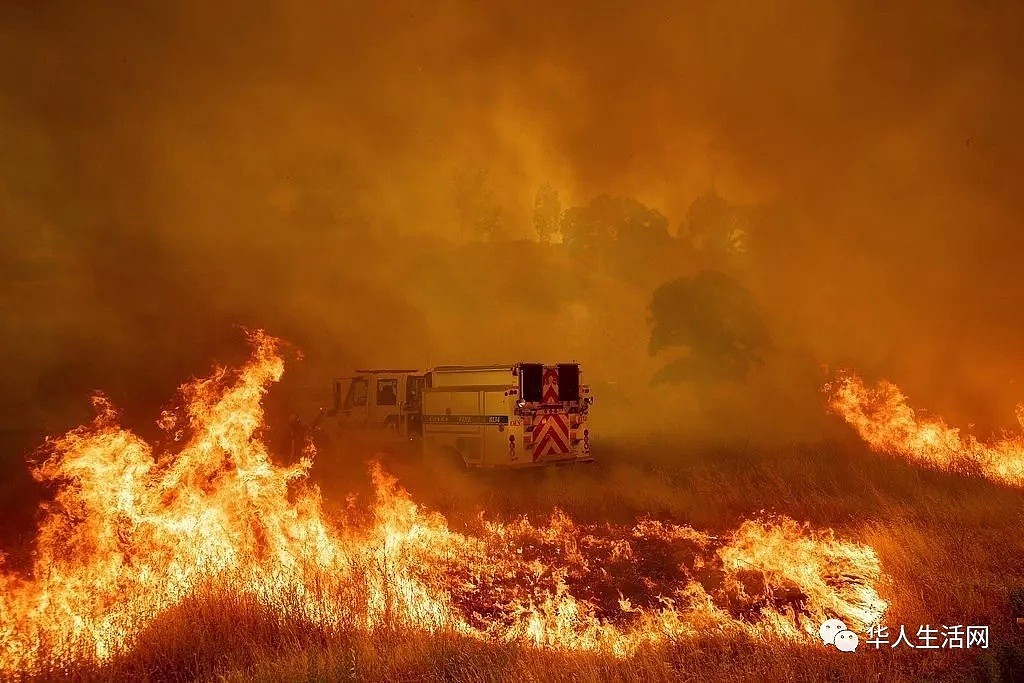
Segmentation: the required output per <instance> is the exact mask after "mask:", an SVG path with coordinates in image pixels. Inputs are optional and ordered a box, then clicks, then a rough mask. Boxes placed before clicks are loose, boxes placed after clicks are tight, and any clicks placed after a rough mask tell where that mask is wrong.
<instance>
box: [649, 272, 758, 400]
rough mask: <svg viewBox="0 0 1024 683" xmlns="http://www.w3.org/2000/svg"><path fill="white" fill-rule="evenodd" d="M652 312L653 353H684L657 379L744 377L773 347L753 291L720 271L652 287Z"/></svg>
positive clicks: (682, 379)
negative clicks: (680, 351) (770, 347)
mask: <svg viewBox="0 0 1024 683" xmlns="http://www.w3.org/2000/svg"><path fill="white" fill-rule="evenodd" d="M650 311H651V320H652V322H653V327H652V329H651V341H650V346H649V351H650V353H651V354H652V355H654V354H657V353H659V352H661V351H663V350H666V349H670V348H673V347H676V348H679V349H681V350H682V351H683V352H684V355H683V356H682V357H681V358H679V359H678V360H675V361H673V362H671V363H669V364H668V365H666V366H665V367H663V368H662V369H661V370H659V371H658V373H657V374H655V376H654V378H653V380H652V381H653V382H654V383H660V382H674V381H688V380H691V381H708V380H739V379H743V378H745V377H746V376H747V374H748V373H749V372H750V370H751V369H752V368H753V367H755V366H756V365H758V364H760V362H761V354H762V352H763V351H764V350H765V349H767V347H768V345H769V336H768V331H767V328H766V326H765V323H764V318H763V316H762V314H761V311H760V308H759V307H758V305H757V302H756V300H755V299H754V296H753V294H751V292H750V291H749V290H748V289H746V288H745V287H744V286H743V285H741V284H740V283H739V282H737V281H736V280H735V279H733V278H732V277H730V276H728V275H726V274H724V273H720V272H718V271H712V270H706V271H703V272H701V273H699V274H697V275H696V276H694V277H681V278H678V279H676V280H672V281H670V282H666V283H665V284H663V285H661V286H660V287H658V288H657V289H656V290H655V291H654V296H653V297H652V300H651V305H650Z"/></svg>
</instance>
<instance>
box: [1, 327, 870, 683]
mask: <svg viewBox="0 0 1024 683" xmlns="http://www.w3.org/2000/svg"><path fill="white" fill-rule="evenodd" d="M250 340H251V342H252V346H253V353H252V357H251V359H250V360H249V361H248V362H247V363H245V364H244V366H242V367H241V368H240V369H238V370H237V371H231V370H228V369H223V368H222V369H217V370H216V371H215V372H214V373H213V374H212V375H211V376H210V377H208V378H206V379H201V380H196V381H193V382H191V383H189V384H186V385H185V386H183V387H182V389H181V390H180V398H181V399H182V401H181V404H182V406H183V408H181V409H180V410H178V411H165V412H164V413H162V414H161V417H160V419H159V424H160V426H161V427H162V428H163V429H164V430H165V431H166V433H167V434H168V436H169V437H170V438H169V439H168V440H167V443H168V444H170V445H169V446H167V445H165V446H164V447H161V448H164V449H166V450H161V449H158V448H155V447H154V446H153V445H151V444H149V443H147V442H146V441H144V440H143V439H141V438H140V437H138V436H137V435H135V434H133V433H132V432H130V431H128V430H125V429H124V428H122V427H121V426H119V424H118V419H117V413H116V411H115V410H114V408H113V407H112V406H111V405H110V404H109V402H108V401H106V400H105V399H103V398H102V397H99V398H97V399H96V400H95V404H96V408H97V416H96V418H95V420H94V421H93V422H92V423H91V424H89V425H86V426H83V427H80V428H78V429H75V430H73V431H71V432H69V433H67V434H65V435H64V436H62V437H59V438H55V439H49V440H48V441H47V444H46V447H45V452H46V453H47V457H46V458H45V460H44V461H43V462H42V464H41V465H39V466H38V467H36V468H35V469H34V475H35V476H36V477H37V478H38V479H39V480H41V481H43V482H48V483H50V484H51V485H53V486H54V487H55V488H56V496H55V499H54V501H53V502H52V503H51V504H49V505H47V506H46V508H45V515H44V519H43V521H42V523H41V527H40V530H39V534H38V538H37V547H36V553H35V556H34V557H35V560H34V566H33V568H32V570H31V572H30V573H29V574H28V575H25V576H22V575H19V574H16V573H14V572H11V571H0V588H2V589H3V595H4V599H3V602H2V603H0V672H8V673H14V672H32V671H36V670H38V669H39V667H41V666H42V663H43V662H54V661H57V662H64V663H70V664H67V666H73V664H74V663H75V662H90V663H96V662H100V663H102V662H104V661H107V660H109V659H110V658H112V657H114V656H116V655H118V654H121V653H126V652H130V651H131V648H132V647H133V643H134V641H135V639H136V638H137V637H138V636H139V634H140V633H141V632H142V631H143V630H144V629H145V628H146V627H147V625H149V624H151V623H153V621H154V620H155V619H156V618H157V617H158V616H159V615H161V614H162V613H165V612H167V611H168V610H169V609H171V608H173V607H174V606H176V605H179V604H182V603H183V602H184V601H185V600H186V599H188V598H190V597H192V596H196V595H199V596H202V595H208V594H209V595H214V594H216V593H217V592H218V591H220V592H223V591H230V592H233V593H235V594H238V595H246V596H249V597H252V598H254V599H256V600H258V601H259V602H260V603H261V604H265V605H267V606H269V607H271V608H272V609H274V610H276V611H277V612H278V613H279V614H280V616H281V618H289V617H295V618H302V619H305V620H309V621H311V622H313V623H315V624H317V625H318V626H320V627H322V628H326V629H329V628H338V629H363V630H368V631H373V630H375V629H380V628H384V627H387V628H408V629H416V630H419V631H424V632H438V631H447V632H454V633H459V634H463V635H466V636H470V637H474V638H480V639H485V640H496V641H505V642H522V643H526V644H531V645H534V646H538V647H548V648H557V649H564V650H588V651H600V652H608V653H612V654H614V655H620V656H623V655H628V654H630V653H631V652H633V651H635V650H636V648H638V647H640V646H642V645H644V644H649V643H657V642H662V641H664V640H666V639H671V638H688V637H697V636H700V635H701V634H707V633H709V632H722V631H737V632H741V633H745V634H749V635H751V636H755V637H760V636H777V637H784V638H792V639H806V638H811V637H813V634H815V633H816V629H817V625H818V624H819V623H820V622H821V621H822V620H824V619H826V618H829V617H839V618H842V619H844V620H845V621H846V622H847V624H849V625H851V626H852V627H855V628H859V629H861V630H863V629H864V628H865V627H866V626H867V625H868V624H870V623H873V622H875V621H877V620H879V619H880V618H881V616H882V614H883V613H884V610H885V609H886V603H885V602H884V601H883V600H882V599H881V598H880V597H879V596H878V593H877V592H876V590H875V588H874V585H875V583H876V582H877V581H878V580H879V579H880V577H881V569H880V567H879V562H878V559H877V557H876V556H875V554H874V552H873V551H872V549H871V548H870V547H868V546H864V545H860V544H857V543H853V542H849V541H844V540H840V539H837V538H836V537H835V536H834V534H833V533H832V532H831V531H826V532H821V531H815V530H812V529H810V528H808V527H807V526H805V525H800V524H798V523H796V522H794V521H793V520H790V519H787V518H776V519H768V520H761V521H753V520H748V521H746V522H744V523H743V524H742V525H741V526H739V528H738V529H736V530H735V532H734V533H732V534H728V535H725V536H722V537H716V536H712V535H709V534H706V533H703V532H700V531H697V530H695V529H692V528H690V527H687V526H681V525H675V524H668V523H662V522H657V521H653V520H641V521H638V522H637V523H636V524H634V525H632V526H621V525H618V526H617V525H610V524H605V525H581V524H577V523H576V522H574V521H573V520H572V519H570V518H569V517H568V516H567V515H565V514H564V513H562V512H560V511H557V510H556V511H555V513H554V514H553V515H552V517H551V518H550V520H549V521H548V522H547V523H543V524H534V523H531V522H530V521H529V520H528V519H527V518H525V517H524V518H521V519H517V520H513V521H511V522H508V523H500V522H497V521H489V520H487V519H485V518H484V517H483V516H482V515H481V517H480V518H479V519H478V520H476V528H475V529H474V530H473V531H467V532H457V531H454V530H453V529H451V528H449V526H448V523H447V522H446V520H445V519H444V518H443V517H442V516H441V515H440V514H438V513H436V512H431V511H428V510H423V509H421V508H420V507H419V506H417V505H416V503H415V502H413V500H412V499H411V498H410V496H409V494H408V493H407V492H406V491H405V490H403V489H402V488H401V487H400V486H399V484H398V481H397V480H396V479H395V478H394V477H392V476H391V475H389V474H388V473H386V472H385V471H384V470H383V469H382V468H381V467H380V466H379V465H373V466H372V467H371V476H372V479H373V482H374V488H375V500H374V502H373V504H372V506H371V507H370V508H369V509H368V510H363V511H359V510H357V509H355V508H354V507H353V506H351V505H350V507H349V509H348V512H346V513H345V515H343V516H340V517H339V518H337V519H328V517H327V515H326V514H325V511H324V508H323V506H322V504H321V500H320V495H319V492H318V490H317V489H316V487H315V486H312V485H310V484H309V483H308V482H307V481H306V476H307V474H308V472H309V469H310V466H311V457H312V455H313V453H312V450H310V451H309V452H308V453H307V457H304V458H302V459H301V461H300V462H298V463H297V464H295V465H292V466H281V465H278V464H275V463H274V462H273V461H272V459H271V457H270V454H269V453H268V450H267V447H266V445H265V444H264V443H263V441H262V439H261V437H260V434H261V429H262V426H263V412H262V407H261V401H262V398H263V396H264V394H265V393H266V391H267V389H268V387H269V386H270V385H271V384H272V383H273V382H275V381H277V380H278V379H279V378H280V377H281V374H282V372H283V369H284V365H283V361H282V358H281V354H280V352H279V342H278V341H277V340H275V339H273V338H272V337H269V336H267V335H266V334H263V333H261V332H253V333H250ZM204 591H205V592H204Z"/></svg>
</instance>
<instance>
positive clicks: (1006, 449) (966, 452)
mask: <svg viewBox="0 0 1024 683" xmlns="http://www.w3.org/2000/svg"><path fill="white" fill-rule="evenodd" d="M825 392H826V393H827V394H828V397H829V398H828V401H829V407H830V409H831V410H832V411H833V412H835V413H836V414H837V415H839V416H841V417H842V418H843V419H844V420H846V421H847V422H848V423H849V424H850V425H851V426H852V427H853V428H854V429H856V430H857V432H858V433H859V434H860V436H861V438H862V439H864V440H865V441H866V442H867V443H868V445H869V446H870V447H871V448H872V449H874V450H876V451H880V452H883V453H889V454H892V455H898V456H901V457H904V458H908V459H910V460H914V461H917V462H920V463H923V464H925V465H929V466H932V467H936V468H939V469H943V470H947V471H955V472H965V473H976V474H980V475H982V476H984V477H987V478H989V479H992V480H994V481H997V482H1000V483H1004V484H1010V485H1012V486H1020V487H1024V435H1014V436H1004V437H1002V438H999V439H996V440H994V441H992V442H990V443H983V442H981V441H979V440H978V439H977V438H975V437H974V436H973V435H971V434H967V435H964V434H961V432H960V430H959V429H957V428H955V427H950V426H948V425H947V424H946V423H945V422H943V420H942V419H941V418H938V417H930V416H924V415H919V414H917V413H916V412H915V411H914V409H913V408H911V407H910V406H909V405H907V398H906V396H904V395H903V393H902V392H901V391H900V390H899V387H897V386H896V385H895V384H893V383H891V382H886V381H881V382H878V383H877V384H876V385H875V386H874V387H868V386H866V385H865V384H864V380H862V379H861V378H860V377H858V376H857V375H855V374H853V373H850V372H841V373H839V375H838V376H837V378H836V379H835V381H833V382H830V383H828V384H827V385H826V386H825ZM1022 416H1024V406H1018V408H1017V419H1018V422H1021V424H1022V425H1024V422H1022Z"/></svg>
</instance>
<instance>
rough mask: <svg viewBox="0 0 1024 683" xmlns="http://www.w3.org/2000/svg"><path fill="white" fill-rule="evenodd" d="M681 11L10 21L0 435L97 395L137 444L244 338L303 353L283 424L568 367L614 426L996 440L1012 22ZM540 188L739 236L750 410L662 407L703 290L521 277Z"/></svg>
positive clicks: (171, 10)
mask: <svg viewBox="0 0 1024 683" xmlns="http://www.w3.org/2000/svg"><path fill="white" fill-rule="evenodd" d="M677 5H678V4H677V3H667V4H666V3H654V4H648V5H645V6H644V7H642V8H637V7H629V6H624V5H620V4H613V3H586V4H579V3H576V4H569V5H564V4H559V5H557V6H555V5H552V4H551V3H526V4H523V3H516V4H514V5H508V6H505V7H498V6H495V5H494V4H493V3H489V4H478V3H459V2H455V3H442V4H441V5H432V6H430V7H426V6H412V5H409V6H394V5H392V6H389V7H371V6H363V7H354V8H346V7H337V6H332V7H313V6H302V7H296V6H294V5H293V4H285V3H257V4H253V3H244V4H243V3H231V2H228V3H218V4H216V6H211V5H209V3H193V2H184V3H178V4H175V5H159V4H155V3H153V4H149V3H143V4H139V3H125V4H124V6H122V7H112V6H111V7H107V8H105V9H97V8H85V7H83V6H80V5H78V4H73V3H68V4H66V5H64V6H59V5H51V6H49V7H48V8H43V7H39V6H37V4H36V3H23V4H19V5H10V6H8V7H7V8H5V10H4V11H3V13H4V18H3V21H2V23H0V151H2V154H0V193H2V194H0V199H2V201H0V225H2V229H3V233H4V235H5V237H6V239H5V243H6V248H5V249H4V250H3V252H2V253H0V268H2V271H0V288H2V294H3V296H2V301H3V304H2V306H3V314H2V316H0V325H2V333H3V337H2V338H3V339H4V341H5V343H4V348H3V354H2V360H0V371H2V372H3V373H4V375H5V377H6V378H7V385H8V386H9V387H12V388H13V390H12V391H9V392H7V393H8V395H7V396H6V397H5V399H4V401H3V403H4V406H3V407H4V419H3V420H2V422H3V426H5V427H20V426H24V425H31V426H33V427H42V428H47V429H60V428H63V427H64V426H66V424H69V423H72V422H75V421H78V420H79V419H80V415H79V414H75V413H76V411H78V412H81V411H84V410H85V409H86V408H87V403H86V401H85V397H86V395H87V394H88V392H89V391H90V390H92V389H94V388H102V389H104V390H106V391H108V392H109V393H110V394H111V395H112V397H113V398H114V401H115V403H117V404H119V405H124V406H125V407H126V409H128V410H134V409H135V408H136V407H138V410H139V414H140V415H146V416H148V415H150V414H151V404H152V403H153V402H156V401H159V400H160V399H161V398H162V397H164V396H166V395H168V393H169V391H170V390H171V389H173V387H174V386H176V385H177V384H178V383H179V381H180V380H181V379H182V378H183V377H184V376H187V375H190V374H200V373H203V372H204V371H205V370H206V368H207V364H208V362H209V359H210V358H211V357H212V358H216V359H218V360H222V361H224V362H230V361H231V360H233V359H237V358H238V357H239V355H240V354H241V353H244V349H243V344H242V340H241V335H239V334H238V333H237V330H236V329H235V326H236V325H239V324H242V325H250V326H261V327H266V328H267V329H268V330H270V331H271V332H272V333H274V334H276V335H279V336H283V337H285V338H288V339H289V340H290V341H292V342H293V343H295V345H296V346H297V347H299V348H301V349H302V350H303V351H304V352H305V354H306V359H305V361H304V362H303V363H302V364H301V365H300V368H299V372H298V373H292V374H290V375H289V376H287V377H286V382H288V381H291V382H293V383H294V384H293V387H292V389H291V392H292V395H294V396H300V395H302V394H303V391H304V390H305V388H307V387H314V386H315V387H317V389H318V390H321V391H322V392H323V393H324V395H326V393H327V392H328V390H329V380H330V375H331V374H341V373H342V372H343V371H344V370H345V369H347V368H350V367H352V366H354V365H364V364H381V365H414V366H421V365H426V364H429V363H441V362H469V361H475V360H482V361H490V360H496V359H509V358H555V359H562V358H565V357H576V358H578V359H580V360H582V361H584V363H585V371H586V372H587V373H588V375H587V379H588V380H590V381H601V382H603V383H605V386H604V387H603V390H604V391H605V394H606V395H609V396H612V395H613V394H621V400H620V399H610V400H611V403H610V404H609V403H606V404H605V405H606V406H608V407H607V408H602V407H601V406H602V402H601V397H600V394H599V397H598V404H597V408H598V409H599V410H606V418H607V419H608V420H609V421H616V420H617V421H619V422H622V423H631V422H635V420H634V417H635V416H641V415H642V416H646V417H645V419H646V420H647V421H648V422H646V423H644V424H648V423H651V422H665V421H673V422H674V423H675V422H680V421H682V423H686V420H687V419H688V420H690V423H691V426H695V425H696V423H697V422H700V420H702V419H707V420H709V422H708V424H710V425H712V428H713V429H720V430H726V429H739V430H742V429H746V428H747V427H744V426H743V425H745V424H749V425H760V429H761V430H762V431H764V430H767V431H772V430H776V431H777V432H779V433H781V432H786V433H787V434H788V433H790V432H792V431H794V430H795V431H796V432H797V433H806V434H813V433H814V432H815V430H818V429H820V427H821V423H820V421H818V420H817V419H816V418H813V417H811V416H812V414H813V415H817V414H818V412H820V408H821V405H820V397H819V396H818V395H817V383H818V382H819V381H820V379H821V376H820V368H821V366H822V365H829V366H834V365H837V364H844V365H853V366H856V367H859V368H861V369H862V371H864V372H866V373H867V374H869V375H872V374H884V375H887V376H889V377H891V378H892V379H894V380H896V381H897V382H899V383H900V384H901V386H904V387H906V390H907V392H908V394H910V395H911V396H912V397H914V396H915V395H916V394H925V395H927V396H928V397H929V401H928V403H929V405H930V406H931V407H932V408H933V409H935V410H936V411H940V412H944V413H946V414H949V415H951V416H953V417H957V416H960V417H962V418H963V419H964V420H965V421H966V420H973V421H975V422H977V423H978V424H983V425H984V424H992V425H997V424H1000V423H1001V422H1008V421H1011V420H1012V410H1011V409H1010V408H1011V406H1012V405H1013V403H1014V402H1015V401H1016V400H1017V399H1019V398H1024V390H1021V389H1024V387H1019V386H1017V384H1014V383H1015V382H1016V383H1019V379H1018V378H1020V377H1021V371H1022V363H1021V361H1020V360H1019V359H1018V358H1017V353H1016V352H1017V349H1018V347H1019V342H1020V337H1021V325H1020V324H1019V322H1018V319H1017V318H1018V316H1017V315H1016V312H1017V311H1018V310H1019V309H1020V306H1021V303H1024V301H1022V300H1024V288H1022V286H1021V285H1020V280H1019V278H1018V277H1017V263H1016V261H1017V259H1018V254H1020V253H1021V249H1020V247H1022V246H1024V244H1022V239H1024V237H1021V233H1020V231H1019V230H1018V229H1017V228H1018V226H1019V225H1020V224H1021V219H1022V217H1024V206H1022V203H1021V199H1020V193H1019V191H1018V190H1017V187H1018V185H1019V182H1020V180H1021V178H1022V175H1024V149H1022V144H1024V143H1022V142H1021V138H1020V136H1019V135H1017V134H1016V127H1017V123H1016V121H1017V118H1018V112H1019V111H1021V109H1022V107H1021V105H1022V104H1024V102H1022V100H1024V94H1022V93H1024V88H1022V87H1021V85H1022V83H1021V82H1020V81H1021V78H1022V75H1021V74H1024V70H1022V68H1021V67H1022V66H1024V65H1022V64H1021V61H1022V57H1021V53H1020V51H1019V50H1017V49H1015V48H1016V46H1017V44H1018V43H1019V35H1018V34H1019V29H1018V28H1017V27H1018V26H1020V25H1021V19H1022V17H1021V16H1020V14H1021V11H1022V10H1021V8H1020V6H1019V5H1017V4H1015V3H998V2H995V3H984V4H978V3H955V2H949V3H928V4H927V5H925V4H921V5H917V6H914V5H913V4H910V5H907V6H902V7H890V6H887V5H885V6H883V5H875V4H867V3H844V2H838V3H810V4H803V3H789V2H779V3H766V4H762V5H759V6H756V7H752V6H750V3H694V4H691V5H687V6H686V7H679V6H677ZM465 178H475V179H479V183H476V184H475V185H474V184H473V183H470V186H471V187H473V188H475V189H473V190H472V191H473V192H474V193H475V195H474V196H473V197H472V199H473V202H474V203H472V204H471V206H474V207H478V208H479V211H478V213H482V215H486V216H487V217H488V218H487V220H488V221H489V222H490V223H489V225H491V228H489V230H491V232H490V233H489V234H488V236H489V238H490V241H486V242H484V241H481V235H480V234H476V233H474V226H473V224H472V222H471V221H470V222H469V223H468V224H467V219H466V215H467V213H466V212H465V211H462V212H460V208H459V207H460V202H459V198H458V192H459V191H460V189H459V188H460V187H464V186H465V185H466V183H464V182H460V179H465ZM474 182H475V181H474ZM544 183H549V184H550V185H551V187H552V188H554V189H555V190H557V191H558V192H559V194H560V199H561V202H562V205H563V206H565V207H571V206H578V205H583V204H585V203H587V202H588V201H590V200H591V199H592V198H593V197H595V196H598V195H601V194H605V193H607V194H610V195H613V196H621V197H633V198H635V199H637V200H639V201H641V202H643V203H644V204H646V205H647V206H649V207H651V208H653V209H656V210H658V211H660V212H661V213H662V214H664V215H665V216H666V217H667V219H668V223H669V232H670V233H672V234H676V233H677V232H679V226H680V225H681V223H683V221H684V218H685V216H686V213H687V210H688V208H689V207H690V205H691V204H692V202H693V201H694V200H695V199H696V198H698V197H700V196H702V195H704V194H705V193H706V192H707V191H708V190H709V188H712V187H713V188H714V189H715V191H716V192H717V193H718V194H720V195H721V196H723V197H725V198H727V199H728V200H729V201H730V202H732V203H733V204H735V205H737V206H745V207H756V208H757V210H758V211H759V215H761V216H763V218H762V219H760V220H759V221H758V222H757V224H756V230H752V234H751V235H750V243H749V249H748V254H747V256H748V258H747V261H746V263H745V264H744V266H743V268H742V270H741V272H740V275H739V276H740V277H741V279H742V280H743V282H744V283H745V284H746V286H748V287H749V288H750V289H751V290H752V291H753V293H754V294H755V295H756V297H757V298H758V301H759V302H760V304H761V306H762V307H763V308H764V311H765V314H766V317H767V319H768V321H769V326H770V328H771V333H772V336H773V339H774V342H775V344H774V348H775V349H776V352H775V355H774V356H773V357H771V358H769V359H768V361H767V364H766V368H765V369H764V370H763V371H762V373H761V375H759V376H758V377H755V378H753V379H751V381H750V383H748V384H747V385H742V386H739V387H734V388H732V389H721V388H713V389H709V390H708V391H709V392H711V393H715V396H717V395H718V394H722V396H720V397H718V399H715V398H714V397H712V396H709V393H708V392H704V391H703V390H701V389H700V388H695V387H692V386H691V387H688V386H680V387H675V388H660V389H657V390H655V389H651V388H650V387H649V386H648V381H649V379H650V377H651V376H653V374H654V373H655V372H656V371H657V369H658V368H659V367H661V366H663V365H664V364H665V359H663V358H651V357H649V356H648V355H647V351H646V350H647V346H648V340H649V330H650V324H649V320H648V315H649V312H648V311H647V309H646V307H647V305H648V304H649V303H650V297H651V294H652V292H653V291H654V289H655V288H656V287H657V286H658V285H660V284H662V282H664V281H667V280H669V279H672V278H674V277H679V276H685V275H692V274H693V273H694V272H696V271H697V270H699V269H700V264H699V263H697V262H695V261H693V260H692V259H691V260H687V259H685V258H682V257H680V256H679V255H678V253H677V252H676V251H674V250H670V251H669V252H668V253H666V254H663V255H661V256H660V257H658V258H653V259H646V260H644V261H642V265H637V266H636V269H635V270H636V272H635V273H633V274H632V275H631V276H629V277H625V276H623V274H622V273H610V272H606V271H604V270H602V269H601V268H600V267H598V266H597V265H595V266H594V267H593V268H587V267H586V264H585V263H583V265H582V266H581V265H580V263H579V262H573V261H572V260H571V259H568V258H567V257H566V256H565V255H564V253H562V251H561V250H560V249H561V247H560V246H559V245H557V244H556V245H550V246H545V247H544V248H543V249H540V248H539V247H540V245H535V244H532V243H531V242H530V241H531V240H535V239H536V236H535V235H534V233H533V230H532V225H531V214H532V210H533V205H534V196H535V193H536V192H537V190H538V188H539V187H541V186H542V185H543V184H544ZM461 205H462V206H466V203H465V202H463V203H462V204H461ZM474 211H476V209H474ZM470 213H472V212H470ZM492 228H493V229H492ZM652 392H653V393H652ZM659 392H660V393H659ZM716 392H717V393H716ZM779 394H782V395H786V396H790V397H792V396H797V397H799V404H800V406H801V408H800V410H799V411H793V410H786V411H785V412H783V410H782V409H780V408H779V407H777V406H779V405H780V401H779V400H778V399H777V398H775V399H774V400H773V396H775V397H777V396H778V395H779ZM712 399H714V400H712ZM719 399H720V400H719ZM616 401H620V402H619V403H616ZM709 401H710V402H709ZM783 405H785V402H783ZM615 406H618V407H615ZM652 406H654V407H653V408H652ZM709 406H711V407H709ZM613 407H614V410H613ZM617 411H618V412H617ZM794 412H796V413H799V415H795V414H793V415H791V414H790V413H794ZM711 413H716V415H715V416H711ZM687 415H689V416H690V417H689V418H686V419H684V417H685V416H687ZM624 416H628V418H627V417H624ZM739 416H746V417H745V418H744V419H745V420H746V422H744V421H743V420H740V417H739ZM637 419H639V418H637ZM738 420H739V422H737V421H738ZM783 423H785V424H783ZM737 424H739V425H740V426H736V425H737ZM730 425H732V426H731V427H730ZM621 426H623V427H626V426H628V424H623V425H621ZM750 428H751V429H753V427H750Z"/></svg>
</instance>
